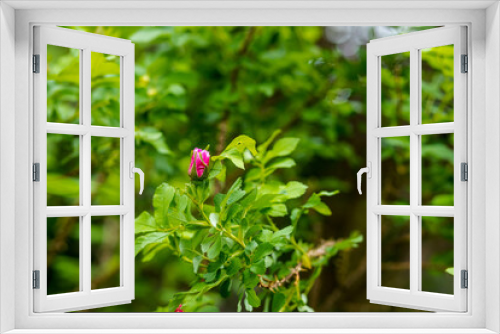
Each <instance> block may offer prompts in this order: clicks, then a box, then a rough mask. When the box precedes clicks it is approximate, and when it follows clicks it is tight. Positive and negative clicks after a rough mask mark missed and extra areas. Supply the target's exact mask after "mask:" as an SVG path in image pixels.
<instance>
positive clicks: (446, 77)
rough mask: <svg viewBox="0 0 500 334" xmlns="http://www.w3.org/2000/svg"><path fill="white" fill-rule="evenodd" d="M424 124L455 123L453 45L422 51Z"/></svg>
mask: <svg viewBox="0 0 500 334" xmlns="http://www.w3.org/2000/svg"><path fill="white" fill-rule="evenodd" d="M420 54H421V59H422V123H423V124H426V123H439V122H453V97H454V93H453V77H454V66H453V65H454V64H453V45H445V46H439V47H435V48H429V49H422V50H421V53H420Z"/></svg>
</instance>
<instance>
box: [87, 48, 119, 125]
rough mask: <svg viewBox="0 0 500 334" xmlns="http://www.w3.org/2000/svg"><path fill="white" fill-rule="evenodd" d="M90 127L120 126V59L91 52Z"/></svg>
mask: <svg viewBox="0 0 500 334" xmlns="http://www.w3.org/2000/svg"><path fill="white" fill-rule="evenodd" d="M91 57H92V69H91V71H92V125H102V126H120V57H118V56H113V55H108V54H103V53H98V52H92V55H91Z"/></svg>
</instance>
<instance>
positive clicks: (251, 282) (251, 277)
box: [243, 269, 259, 289]
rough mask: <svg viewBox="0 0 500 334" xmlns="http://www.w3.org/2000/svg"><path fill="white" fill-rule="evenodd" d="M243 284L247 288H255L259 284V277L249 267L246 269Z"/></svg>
mask: <svg viewBox="0 0 500 334" xmlns="http://www.w3.org/2000/svg"><path fill="white" fill-rule="evenodd" d="M243 284H244V285H245V288H247V289H253V288H254V287H256V286H257V284H259V277H258V276H257V275H256V274H254V273H252V272H251V271H250V270H249V269H245V271H244V272H243Z"/></svg>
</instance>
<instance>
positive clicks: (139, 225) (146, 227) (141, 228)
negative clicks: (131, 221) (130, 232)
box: [135, 211, 156, 234]
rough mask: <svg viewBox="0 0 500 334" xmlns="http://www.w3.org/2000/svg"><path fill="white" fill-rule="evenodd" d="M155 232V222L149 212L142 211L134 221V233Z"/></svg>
mask: <svg viewBox="0 0 500 334" xmlns="http://www.w3.org/2000/svg"><path fill="white" fill-rule="evenodd" d="M153 231H156V222H155V219H154V218H153V216H151V214H149V212H147V211H144V212H143V213H141V214H140V215H139V217H137V218H136V219H135V233H136V234H137V233H143V232H153Z"/></svg>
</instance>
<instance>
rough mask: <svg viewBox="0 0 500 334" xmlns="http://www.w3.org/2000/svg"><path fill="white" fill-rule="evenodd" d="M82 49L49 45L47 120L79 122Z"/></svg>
mask: <svg viewBox="0 0 500 334" xmlns="http://www.w3.org/2000/svg"><path fill="white" fill-rule="evenodd" d="M79 110H80V50H78V49H70V48H65V47H61V46H55V45H47V122H58V123H74V124H78V123H79Z"/></svg>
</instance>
